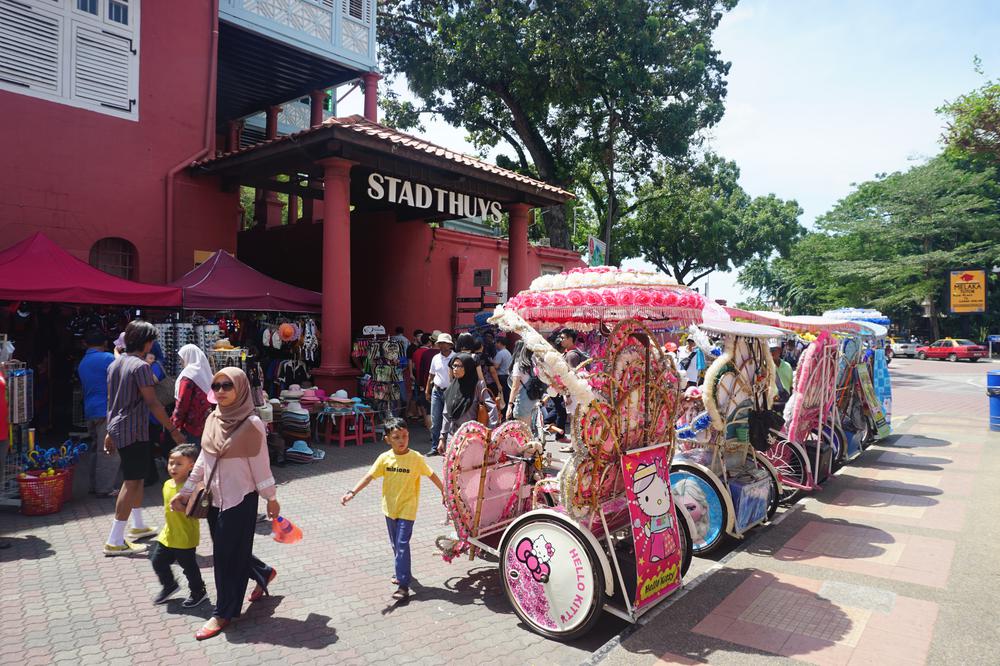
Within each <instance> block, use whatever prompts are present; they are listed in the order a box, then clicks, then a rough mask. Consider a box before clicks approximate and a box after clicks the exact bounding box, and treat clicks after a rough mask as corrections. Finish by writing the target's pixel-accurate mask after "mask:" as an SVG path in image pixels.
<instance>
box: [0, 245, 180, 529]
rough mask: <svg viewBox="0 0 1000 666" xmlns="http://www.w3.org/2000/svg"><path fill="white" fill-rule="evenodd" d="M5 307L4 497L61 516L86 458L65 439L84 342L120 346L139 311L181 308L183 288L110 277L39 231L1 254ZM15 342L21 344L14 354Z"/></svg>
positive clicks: (0, 322) (0, 294) (1, 314)
mask: <svg viewBox="0 0 1000 666" xmlns="http://www.w3.org/2000/svg"><path fill="white" fill-rule="evenodd" d="M0 301H6V302H7V303H5V304H4V306H3V307H2V308H0V335H3V336H5V337H6V340H4V341H3V343H2V344H0V354H2V355H3V365H4V367H3V368H0V372H2V373H3V375H4V377H5V382H4V383H5V384H6V393H7V395H6V397H7V398H8V403H9V405H10V408H11V413H10V423H11V424H12V428H11V429H10V433H9V439H8V440H7V441H6V442H5V443H4V444H3V445H0V446H2V448H3V453H4V460H3V461H2V462H3V465H2V466H0V469H2V474H3V478H2V479H0V482H2V485H0V493H2V500H4V501H6V502H10V503H20V504H21V509H22V511H23V512H25V513H31V514H40V513H48V512H52V511H57V510H59V508H61V500H64V499H65V498H66V497H68V496H69V495H71V493H72V476H71V473H72V472H71V470H72V465H73V463H74V461H75V458H76V457H77V456H79V453H80V447H79V446H77V444H76V443H75V442H74V441H73V440H66V435H67V434H68V433H69V432H70V431H71V430H72V428H73V423H74V422H76V421H78V420H79V419H80V416H81V415H80V414H78V413H77V414H74V412H75V411H76V410H75V405H76V402H75V400H74V397H75V398H76V399H79V393H76V392H74V390H73V386H74V382H75V381H76V364H77V362H78V361H79V358H80V356H81V355H82V353H83V344H82V342H81V339H80V338H81V337H82V335H83V333H84V332H85V331H86V330H87V329H89V328H98V329H100V330H103V331H105V333H106V334H107V335H108V339H109V340H110V339H114V337H115V336H117V331H118V330H121V326H122V321H127V320H128V318H129V317H131V316H134V314H135V312H136V310H135V309H134V308H135V307H136V306H139V307H142V308H176V307H178V306H179V305H180V290H178V289H176V288H173V287H164V286H154V285H146V284H140V283H138V282H131V281H129V280H124V279H121V278H118V277H114V276H112V275H109V274H107V273H104V272H102V271H100V270H98V269H96V268H93V267H92V266H90V265H88V264H87V263H85V262H83V261H81V260H80V259H77V258H76V257H74V256H73V255H71V254H69V253H68V252H66V251H65V250H63V249H62V248H60V247H59V246H58V245H56V244H55V243H53V242H52V241H51V240H49V239H48V238H47V237H46V236H45V235H44V234H40V233H39V234H35V235H33V236H31V237H30V238H27V239H25V240H23V241H21V242H20V243H16V244H15V245H13V246H11V247H9V248H7V249H6V250H3V251H2V252H0ZM126 305H127V306H130V307H129V308H127V309H126V308H125V307H123V306H126ZM112 332H113V334H112ZM8 344H13V345H14V347H15V350H14V352H13V354H12V355H11V353H10V350H9V347H8ZM49 470H51V473H50V472H49ZM22 474H23V475H24V476H23V477H22V476H21V475H22ZM12 480H13V481H14V482H12ZM15 482H16V483H15ZM60 484H61V485H60ZM36 491H37V492H36ZM60 498H61V500H60ZM22 500H23V501H22Z"/></svg>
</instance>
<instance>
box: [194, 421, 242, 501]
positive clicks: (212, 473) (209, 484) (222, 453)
mask: <svg viewBox="0 0 1000 666" xmlns="http://www.w3.org/2000/svg"><path fill="white" fill-rule="evenodd" d="M251 416H253V414H248V415H246V416H244V417H243V420H242V421H240V422H239V423H238V424H237V425H236V430H239V429H240V428H242V427H243V424H244V423H246V421H247V419H249V418H250V417H251ZM236 430H233V432H234V433H235V432H236ZM228 452H229V447H228V446H227V447H226V450H225V451H220V452H219V455H217V456H216V457H215V464H214V465H212V471H210V472H209V473H208V480H207V481H205V488H211V487H212V478H213V477H214V476H215V470H216V469H218V467H219V463H220V462H221V461H222V459H223V458H225V457H226V454H227V453H228Z"/></svg>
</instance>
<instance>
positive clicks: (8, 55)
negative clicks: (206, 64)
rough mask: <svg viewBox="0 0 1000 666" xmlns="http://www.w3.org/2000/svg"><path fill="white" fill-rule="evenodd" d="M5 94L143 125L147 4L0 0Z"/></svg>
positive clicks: (0, 81) (0, 76)
mask: <svg viewBox="0 0 1000 666" xmlns="http://www.w3.org/2000/svg"><path fill="white" fill-rule="evenodd" d="M95 10H96V11H95ZM0 90H7V91H10V92H15V93H21V94H24V95H31V96H33V97H40V98H43V99H47V100H50V101H54V102H61V103H64V104H69V105H72V106H77V107H81V108H85V109H90V110H93V111H98V112H101V113H106V114H109V115H113V116H117V117H119V118H126V119H129V120H138V119H139V107H138V97H139V0H0Z"/></svg>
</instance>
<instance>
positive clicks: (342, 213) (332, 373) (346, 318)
mask: <svg viewBox="0 0 1000 666" xmlns="http://www.w3.org/2000/svg"><path fill="white" fill-rule="evenodd" d="M319 164H321V165H322V166H323V169H324V177H323V196H324V206H323V208H324V211H325V214H326V217H325V219H324V220H323V318H322V325H321V329H320V334H321V335H322V339H321V344H322V350H321V352H322V353H321V356H322V362H321V363H320V367H319V368H317V369H316V370H315V371H313V376H314V377H315V379H316V383H317V384H318V385H319V386H320V387H321V388H323V389H325V390H327V391H335V390H337V389H340V388H343V389H347V391H348V392H349V393H351V394H353V393H355V391H356V390H357V387H356V385H355V379H354V378H355V376H356V375H357V371H356V370H355V369H354V368H353V367H352V366H351V166H352V164H353V163H352V162H348V161H347V160H343V159H340V158H337V157H331V158H329V159H325V160H321V161H320V162H319Z"/></svg>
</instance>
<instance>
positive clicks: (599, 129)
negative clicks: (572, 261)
mask: <svg viewBox="0 0 1000 666" xmlns="http://www.w3.org/2000/svg"><path fill="white" fill-rule="evenodd" d="M735 4H736V0H673V1H670V2H664V1H662V0H575V1H574V2H557V1H556V0H531V1H527V0H451V1H449V0H384V1H383V2H382V3H380V22H379V28H380V30H379V40H380V47H381V52H380V56H381V63H382V66H383V69H384V70H385V71H386V72H387V73H389V74H390V75H394V74H395V75H400V74H402V75H405V76H406V80H407V83H408V85H409V88H410V90H411V92H412V93H413V94H414V95H415V96H416V98H417V99H418V103H417V104H415V105H414V104H410V103H407V102H404V101H401V100H399V99H390V100H389V101H388V104H387V105H386V112H387V119H388V122H390V123H395V124H397V126H399V127H403V128H406V127H412V126H414V124H415V123H416V122H417V118H418V117H419V115H420V114H435V115H437V116H439V117H441V118H443V119H444V120H446V121H447V122H449V123H451V124H453V125H456V126H460V127H463V128H464V129H465V130H466V131H467V132H468V133H469V137H470V139H471V141H472V143H473V144H474V145H476V146H477V148H479V149H480V150H481V151H483V152H485V151H487V150H489V149H491V148H493V147H495V146H497V145H500V144H506V146H508V147H509V148H510V149H511V150H512V151H513V153H514V155H515V156H516V162H515V163H514V164H512V165H511V166H514V167H516V168H517V169H518V170H520V171H522V172H524V173H528V174H532V175H535V176H536V177H538V178H540V179H542V180H544V181H545V182H548V183H552V184H554V185H558V186H560V187H563V188H565V189H568V190H573V189H575V187H576V185H577V184H578V183H579V182H580V181H581V179H587V178H591V179H598V178H603V180H604V182H611V181H613V180H615V179H616V177H619V178H624V179H629V178H631V179H633V180H635V179H637V178H638V175H639V174H641V173H643V172H645V171H648V170H649V167H650V165H651V164H653V162H654V160H655V159H657V158H659V157H667V158H681V157H684V156H685V155H687V153H688V151H689V148H690V146H691V144H692V142H693V141H695V137H696V136H697V135H698V133H699V131H700V130H702V129H703V128H706V127H709V126H711V125H713V124H714V123H716V122H718V120H719V119H720V118H721V117H722V113H723V98H724V96H725V91H726V85H725V80H724V77H725V75H726V74H727V73H728V70H729V65H728V63H725V62H723V61H722V60H721V59H720V58H719V53H718V52H717V51H716V50H714V49H713V48H712V32H713V31H714V30H715V28H716V26H717V25H718V23H719V20H720V19H721V17H722V12H723V11H725V10H728V9H731V8H732V7H733V6H735ZM619 173H620V174H621V175H620V176H619V175H618V174H619ZM615 192H616V188H613V187H612V188H609V197H610V199H611V206H610V207H611V209H612V210H616V209H617V208H618V207H617V206H616V205H615V201H614V197H615ZM612 217H614V214H612ZM602 223H603V224H607V223H608V222H607V220H602ZM611 223H612V224H613V220H612V222H611ZM545 225H546V229H547V231H548V235H549V238H550V239H551V242H552V244H553V245H554V246H557V247H569V246H570V243H571V241H570V238H569V235H570V229H569V225H568V224H567V216H566V214H565V211H564V210H560V209H555V210H553V211H551V213H549V214H547V215H546V217H545Z"/></svg>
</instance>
